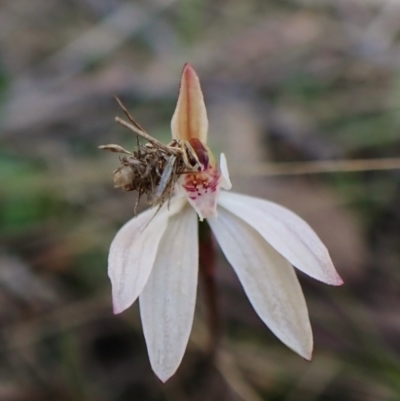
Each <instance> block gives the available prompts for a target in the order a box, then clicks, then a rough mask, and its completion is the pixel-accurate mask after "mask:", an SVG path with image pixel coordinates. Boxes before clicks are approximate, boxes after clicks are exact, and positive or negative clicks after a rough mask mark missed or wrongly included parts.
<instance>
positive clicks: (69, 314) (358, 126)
mask: <svg viewBox="0 0 400 401" xmlns="http://www.w3.org/2000/svg"><path fill="white" fill-rule="evenodd" d="M185 62H190V63H191V64H192V65H193V66H194V67H195V69H196V70H197V72H198V74H199V76H200V78H201V82H202V86H203V91H204V94H205V99H206V102H207V106H208V112H209V120H210V136H209V137H210V145H211V147H212V148H213V149H214V151H215V153H216V154H218V153H219V152H221V151H224V152H225V154H226V155H227V159H228V164H229V167H230V171H231V178H232V181H233V185H234V190H235V191H237V192H245V193H248V194H251V195H255V196H260V197H265V198H268V199H270V200H273V201H275V202H279V203H281V204H283V205H285V206H287V207H289V208H291V209H293V210H294V211H296V212H297V213H298V214H299V215H301V216H302V217H303V218H304V219H305V220H307V221H308V222H309V223H310V224H311V225H312V227H313V228H314V229H315V230H316V231H317V233H318V234H319V235H320V237H321V238H322V239H323V241H324V242H325V243H326V244H327V246H328V248H329V250H330V252H331V255H332V258H333V260H334V263H335V265H336V267H337V269H338V271H339V273H340V275H341V276H342V277H343V279H344V280H345V285H344V286H342V287H339V288H334V287H329V286H326V285H324V284H321V283H318V282H315V281H313V280H311V279H309V278H307V277H306V276H304V275H302V274H301V273H299V277H300V280H301V283H302V285H303V289H304V293H305V296H306V299H307V303H308V306H309V310H310V317H311V322H312V326H313V330H314V335H315V351H314V358H313V361H312V362H311V363H309V362H306V361H304V360H302V359H301V358H300V357H299V356H297V355H296V354H294V353H293V352H292V351H290V350H289V349H287V348H286V347H285V346H284V345H283V344H281V343H280V342H279V341H278V340H277V339H276V338H275V337H274V336H273V335H272V334H271V333H270V332H269V330H268V329H267V328H266V327H265V326H264V325H263V324H262V323H261V321H260V320H259V319H258V317H257V316H256V314H255V313H254V312H253V310H252V308H251V306H250V304H249V302H248V300H247V298H246V296H245V295H244V292H243V290H242V288H241V286H240V283H239V282H238V280H237V278H236V277H235V275H234V273H233V271H232V269H231V268H230V267H229V266H228V264H227V262H226V261H225V260H224V258H223V257H222V255H221V254H219V260H218V273H217V276H218V277H217V280H218V281H217V283H218V290H219V298H218V306H219V311H220V318H221V325H222V327H223V330H224V332H223V337H222V341H221V345H220V352H219V357H218V359H217V361H216V362H215V363H213V362H210V361H209V359H208V358H207V355H206V352H205V349H206V346H207V341H208V330H207V323H206V309H205V306H204V305H205V297H204V291H203V290H204V288H202V287H201V286H200V288H199V291H198V292H199V295H198V308H197V309H198V310H197V312H196V318H195V323H194V328H193V332H192V337H191V341H190V343H189V345H188V350H187V352H186V354H185V357H184V360H183V363H182V365H181V367H180V368H179V370H178V372H177V374H176V375H175V376H174V377H173V378H172V379H171V380H170V381H169V382H168V383H167V384H165V385H162V384H160V383H159V381H158V380H157V378H156V377H155V375H154V374H153V373H152V371H151V369H150V365H149V362H148V357H147V353H146V348H145V344H144V339H143V334H142V330H141V327H140V317H139V314H138V305H137V304H135V305H134V306H133V307H132V308H130V309H129V310H128V311H126V312H124V313H123V314H122V315H119V316H114V315H113V314H112V309H111V296H110V284H109V280H108V278H107V272H106V269H107V253H108V247H109V244H110V242H111V240H112V238H113V236H114V235H115V233H116V232H117V230H118V229H119V227H121V225H122V224H123V223H124V222H125V221H127V220H128V219H130V218H131V217H132V216H133V208H134V202H135V195H134V194H133V193H127V194H125V193H122V192H121V191H120V190H116V189H114V188H113V185H112V171H113V170H114V169H115V168H116V167H117V166H118V164H119V162H118V156H117V155H115V154H110V153H107V152H101V151H99V150H98V149H97V147H98V145H101V144H105V143H118V144H120V145H122V146H124V147H125V148H128V149H133V147H134V146H135V138H134V136H133V135H132V134H131V133H130V132H128V131H127V130H124V129H123V128H121V127H119V126H117V125H116V124H115V123H114V117H115V116H116V115H120V116H121V114H122V113H121V111H120V110H119V108H118V106H117V104H116V102H115V101H114V99H113V95H118V96H120V97H121V99H122V100H123V101H124V103H125V104H126V106H127V107H128V108H129V110H130V111H131V113H132V114H133V116H134V117H135V118H136V119H137V121H138V122H139V123H140V124H141V125H142V126H143V127H144V128H145V129H146V130H147V131H148V132H150V133H151V134H152V135H153V136H155V137H157V138H158V139H160V140H161V141H164V142H165V143H166V142H168V141H169V139H170V129H169V124H170V119H171V116H172V113H173V111H174V108H175V103H176V99H177V89H178V83H179V78H180V72H181V69H182V66H183V64H184V63H185ZM399 106H400V2H399V1H397V0H396V1H395V0H392V1H389V0H268V1H267V0H246V1H244V0H217V1H215V0H214V1H211V0H204V1H202V0H141V1H139V0H138V1H134V0H125V1H123V0H53V1H48V0H15V1H1V2H0V338H1V341H0V400H1V401H27V400H29V401H30V400H32V401H36V400H38V401H39V400H40V401H41V400H60V401H63V400H65V401H70V400H71V401H123V400H124V401H125V400H134V401H153V400H157V401H164V400H165V401H186V400H193V401H202V400H204V401H213V400H218V401H224V400H227V401H231V400H233V401H236V400H237V401H240V400H243V401H262V400H268V401H313V400H321V401H322V400H332V401H333V400H340V401H353V400H354V401H377V400H399V399H400V258H399V257H400V208H399V204H400V172H399V170H396V169H391V170H390V169H387V170H381V171H367V170H368V169H369V166H372V164H371V163H370V162H369V161H368V160H367V159H377V158H379V159H381V161H383V162H384V163H386V162H387V163H388V164H389V165H392V167H393V163H392V162H393V158H395V157H396V156H397V155H398V152H399V151H400V114H399ZM390 158H392V159H390ZM353 159H354V160H358V159H363V160H364V161H362V162H360V163H358V166H359V167H360V166H361V167H360V169H361V170H366V171H346V170H348V169H350V168H351V166H353V165H352V164H349V163H348V162H338V164H337V167H338V169H340V170H341V171H335V170H336V167H334V168H333V169H332V170H334V171H331V172H329V173H326V172H325V173H323V172H321V162H323V161H326V160H337V161H339V160H353ZM386 159H387V160H386ZM310 162H312V163H317V164H312V165H311V166H314V167H313V168H311V170H313V172H314V174H305V172H307V171H308V172H310V168H309V167H310V164H304V163H310ZM271 163H272V164H271ZM294 163H296V164H294ZM298 163H302V164H298ZM394 163H396V160H394ZM318 166H319V167H318ZM323 166H324V165H323V164H322V167H323ZM397 166H399V162H398V161H397ZM272 173H274V174H272ZM297 173H300V174H297ZM144 206H145V205H142V207H144Z"/></svg>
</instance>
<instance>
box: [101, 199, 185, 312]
mask: <svg viewBox="0 0 400 401" xmlns="http://www.w3.org/2000/svg"><path fill="white" fill-rule="evenodd" d="M184 204H185V201H184V199H183V198H180V199H173V200H172V201H171V205H170V208H169V210H168V209H167V205H165V206H164V207H163V208H162V209H161V210H160V211H159V212H158V213H157V214H156V215H155V217H154V218H153V216H154V214H155V212H156V211H155V209H149V210H147V211H145V212H143V213H141V214H139V216H137V217H134V218H133V219H131V220H129V221H128V222H127V223H126V224H125V225H124V226H123V227H122V228H121V229H120V230H119V231H118V233H117V235H116V236H115V238H114V239H113V241H112V243H111V246H110V253H109V256H108V275H109V277H110V279H111V285H112V298H113V307H114V313H121V312H123V311H124V310H125V309H127V308H128V307H129V306H131V305H132V304H133V302H135V300H136V298H137V297H138V296H139V294H140V293H141V291H142V289H143V287H144V285H145V284H146V282H147V279H148V277H149V275H150V272H151V269H152V267H153V264H154V260H155V258H156V254H157V249H158V245H159V243H160V240H161V237H162V236H163V234H164V231H165V230H166V228H167V224H168V219H169V217H170V216H171V215H174V214H175V213H177V212H178V211H179V210H180V209H181V208H182V207H183V206H184Z"/></svg>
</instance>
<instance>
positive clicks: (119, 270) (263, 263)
mask: <svg viewBox="0 0 400 401" xmlns="http://www.w3.org/2000/svg"><path fill="white" fill-rule="evenodd" d="M171 129H172V136H173V138H174V139H178V140H185V141H189V142H190V144H191V145H192V147H193V149H194V150H195V152H196V154H197V156H198V159H199V160H200V162H201V167H202V171H200V172H199V173H195V174H185V175H183V176H182V177H183V178H181V180H180V181H179V182H178V184H177V185H178V186H179V187H180V190H181V191H180V192H181V193H183V194H184V196H175V197H173V198H172V199H171V201H170V204H169V206H167V204H164V205H163V207H162V208H161V209H160V211H159V212H158V213H157V214H156V215H155V216H154V209H150V210H147V211H145V212H143V213H141V214H140V215H138V216H137V217H134V218H133V219H132V220H130V221H128V222H127V223H126V224H125V225H124V226H123V227H122V228H121V229H120V230H119V232H118V233H117V235H116V236H115V238H114V240H113V242H112V244H111V247H110V254H109V266H108V272H109V277H110V279H111V283H112V297H113V305H114V312H115V313H120V312H122V311H124V310H125V309H127V308H128V307H129V306H131V305H132V304H133V303H134V302H135V300H136V299H137V298H138V297H139V300H140V313H141V319H142V323H143V330H144V336H145V339H146V344H147V349H148V353H149V357H150V362H151V366H152V368H153V370H154V372H155V373H156V374H157V376H158V377H159V378H160V380H161V381H163V382H165V381H166V380H167V379H169V378H170V377H171V376H172V375H173V374H174V373H175V371H176V370H177V368H178V366H179V364H180V363H181V360H182V357H183V354H184V352H185V349H186V346H187V343H188V340H189V335H190V332H191V328H192V323H193V316H194V311H195V303H196V289H197V276H198V265H199V245H198V217H199V218H200V220H203V219H206V220H207V222H208V224H209V225H210V227H211V230H212V232H213V234H214V236H215V238H216V240H217V242H218V243H219V245H220V247H221V249H222V251H223V253H224V254H225V257H226V259H227V260H228V262H229V263H230V264H231V265H232V267H233V269H234V270H235V272H236V274H237V276H238V277H239V280H240V281H241V283H242V285H243V288H244V290H245V292H246V294H247V296H248V298H249V300H250V302H251V304H252V305H253V307H254V309H255V311H256V312H257V314H258V316H259V317H260V318H261V320H262V321H263V322H264V323H265V324H266V325H267V326H268V327H269V328H270V330H271V331H272V332H273V333H274V334H275V335H276V336H277V337H278V338H279V339H280V340H281V341H282V342H283V343H284V344H286V345H287V346H288V347H289V348H291V349H292V350H293V351H295V352H297V353H298V354H300V355H301V356H302V357H304V358H306V359H311V354H312V348H313V338H312V331H311V326H310V321H309V317H308V311H307V306H306V302H305V300H304V296H303V293H302V290H301V287H300V284H299V282H298V279H297V277H296V274H295V271H294V268H293V266H295V267H296V268H297V269H299V270H301V271H302V272H304V273H306V274H308V275H309V276H311V277H313V278H315V279H317V280H320V281H322V282H324V283H327V284H331V285H340V284H342V280H341V278H340V277H339V275H338V274H337V272H336V270H335V268H334V266H333V264H332V261H331V259H330V257H329V253H328V251H327V249H326V247H325V246H324V245H323V243H322V242H321V240H320V239H319V238H318V236H317V235H316V234H315V232H314V231H313V230H312V229H311V228H310V227H309V225H308V224H307V223H306V222H304V221H303V220H302V219H301V218H300V217H299V216H297V215H296V214H294V213H293V212H291V211H289V210H288V209H285V208H284V207H282V206H279V205H277V204H275V203H272V202H268V201H266V200H262V199H257V198H253V197H250V196H246V195H240V194H237V193H233V192H227V191H226V190H229V189H230V188H231V183H230V180H229V174H228V168H227V164H226V159H225V156H224V155H223V154H222V155H221V159H220V167H219V168H218V166H217V164H216V162H215V160H214V157H213V155H212V153H211V151H210V150H209V149H208V147H207V145H206V142H207V131H208V120H207V112H206V107H205V104H204V99H203V94H202V91H201V88H200V83H199V79H198V76H197V74H196V72H195V71H194V69H193V68H192V67H191V66H190V65H189V64H186V65H185V67H184V69H183V73H182V78H181V83H180V90H179V96H178V103H177V106H176V110H175V113H174V115H173V117H172V122H171ZM220 189H223V190H222V191H220ZM153 216H154V217H153ZM197 216H198V217H197Z"/></svg>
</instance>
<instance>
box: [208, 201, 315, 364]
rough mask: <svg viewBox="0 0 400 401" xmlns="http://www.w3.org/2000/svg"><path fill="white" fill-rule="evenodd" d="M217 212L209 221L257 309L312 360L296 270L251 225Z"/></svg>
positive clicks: (284, 339)
mask: <svg viewBox="0 0 400 401" xmlns="http://www.w3.org/2000/svg"><path fill="white" fill-rule="evenodd" d="M218 212H219V213H218V218H211V219H208V220H207V221H208V222H209V224H210V226H211V229H212V231H213V233H214V235H215V237H216V239H217V241H218V243H219V245H220V247H221V248H222V251H223V252H224V254H225V257H226V258H227V260H228V262H229V263H230V264H231V265H232V267H233V269H234V270H235V272H236V274H237V275H238V277H239V280H240V282H241V283H242V285H243V288H244V290H245V292H246V294H247V296H248V298H249V300H250V302H251V304H252V305H253V307H254V310H255V311H256V312H257V314H258V315H259V316H260V318H261V320H262V321H263V322H264V323H265V324H266V325H267V326H268V327H269V328H270V330H271V331H272V332H273V333H274V334H275V335H276V336H277V337H278V338H279V339H280V340H281V341H282V342H283V343H284V344H286V345H287V346H288V347H289V348H291V349H292V350H293V351H295V352H297V353H298V354H299V355H301V356H302V357H303V358H305V359H311V356H312V348H313V338H312V331H311V326H310V321H309V317H308V311H307V305H306V302H305V300H304V296H303V292H302V290H301V287H300V284H299V282H298V280H297V277H296V273H295V272H294V269H293V267H292V266H291V265H290V264H289V262H288V261H287V260H286V259H285V258H283V257H282V256H281V255H280V254H279V253H278V252H276V251H275V250H274V249H273V248H272V247H271V246H270V245H269V244H268V243H267V242H265V240H264V239H263V238H262V236H261V235H260V234H258V233H257V231H256V230H254V229H253V228H252V227H250V225H248V224H247V223H245V222H244V221H243V220H241V219H240V218H238V217H237V216H235V215H233V214H232V213H230V212H228V211H227V210H225V209H223V208H219V211H218Z"/></svg>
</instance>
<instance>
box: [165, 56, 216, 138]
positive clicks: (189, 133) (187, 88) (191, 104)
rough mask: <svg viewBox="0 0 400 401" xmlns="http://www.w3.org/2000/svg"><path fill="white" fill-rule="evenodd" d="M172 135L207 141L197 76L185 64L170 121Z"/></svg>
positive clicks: (205, 122)
mask: <svg viewBox="0 0 400 401" xmlns="http://www.w3.org/2000/svg"><path fill="white" fill-rule="evenodd" d="M171 130H172V137H173V138H174V139H178V140H185V141H189V140H190V139H193V138H197V139H199V140H200V141H201V142H203V143H207V132H208V119H207V110H206V105H205V104H204V98H203V93H202V91H201V87H200V81H199V77H198V76H197V74H196V72H195V70H194V69H193V68H192V66H191V65H190V64H185V66H184V67H183V71H182V77H181V84H180V87H179V95H178V103H177V105H176V109H175V113H174V115H173V117H172V121H171Z"/></svg>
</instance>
